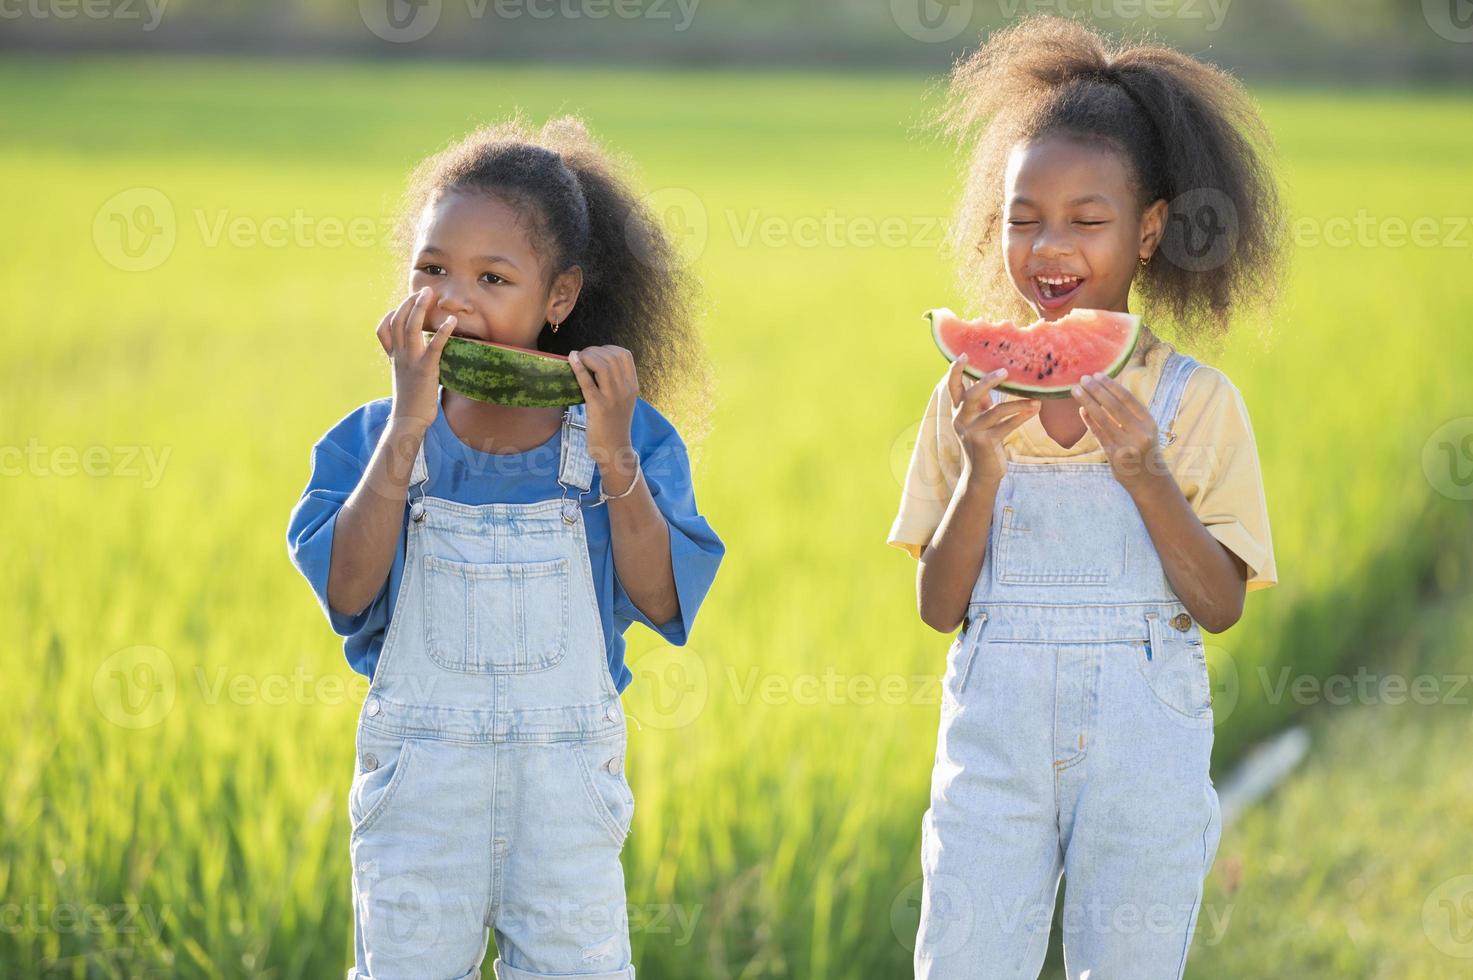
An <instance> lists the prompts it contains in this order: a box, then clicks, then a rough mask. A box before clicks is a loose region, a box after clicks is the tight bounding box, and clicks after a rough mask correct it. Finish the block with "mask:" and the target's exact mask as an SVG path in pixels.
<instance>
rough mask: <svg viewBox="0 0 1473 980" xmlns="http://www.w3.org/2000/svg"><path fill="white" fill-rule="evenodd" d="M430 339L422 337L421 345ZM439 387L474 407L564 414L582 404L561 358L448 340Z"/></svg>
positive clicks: (580, 392) (504, 346)
mask: <svg viewBox="0 0 1473 980" xmlns="http://www.w3.org/2000/svg"><path fill="white" fill-rule="evenodd" d="M430 336H431V334H430V332H429V331H426V335H425V339H426V340H429V338H430ZM440 384H442V385H444V386H445V387H446V388H449V389H450V390H451V391H453V392H456V393H457V394H461V395H464V396H465V397H467V398H474V399H475V400H476V401H482V402H490V403H492V404H495V405H509V406H513V407H516V408H565V407H567V406H568V405H575V404H577V403H579V402H581V401H583V389H582V387H581V386H580V385H579V384H578V378H577V376H576V375H575V374H574V373H573V365H572V364H570V363H569V362H568V359H567V358H566V357H564V356H562V355H561V354H550V353H548V352H547V351H538V350H531V349H529V348H526V347H515V346H512V345H511V344H498V343H494V342H492V341H489V340H475V339H473V338H470V337H455V336H452V337H450V338H449V339H447V340H446V341H445V348H444V350H442V351H440Z"/></svg>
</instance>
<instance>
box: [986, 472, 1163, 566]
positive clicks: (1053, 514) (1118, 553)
mask: <svg viewBox="0 0 1473 980" xmlns="http://www.w3.org/2000/svg"><path fill="white" fill-rule="evenodd" d="M1025 492H1026V491H1025ZM1118 496H1119V495H1118V494H1116V493H1114V492H1113V491H1112V490H1111V488H1110V487H1107V486H1104V485H1103V484H1101V485H1100V486H1099V487H1098V488H1096V487H1095V486H1094V485H1093V484H1091V485H1088V487H1087V488H1085V489H1082V491H1081V492H1080V493H1078V494H1071V495H1069V496H1067V497H1062V496H1058V495H1053V494H1048V495H1042V496H1040V497H1038V498H1030V497H1027V496H1023V495H1020V496H1018V497H1015V498H1014V501H1015V502H1014V503H1009V504H1004V505H1003V507H1002V510H1001V513H1000V514H999V515H997V524H998V528H997V542H996V543H997V556H996V558H997V561H996V567H997V578H998V581H1000V582H1005V583H1008V584H1011V585H1109V584H1110V583H1112V582H1115V581H1117V580H1118V579H1119V578H1120V577H1121V576H1122V575H1123V574H1124V573H1125V562H1126V549H1127V547H1128V544H1129V539H1130V536H1129V534H1127V533H1126V528H1127V525H1126V522H1125V521H1123V520H1122V512H1121V510H1120V507H1121V503H1120V500H1119V499H1118ZM1126 505H1128V506H1131V507H1133V506H1134V505H1133V504H1132V503H1131V502H1130V500H1129V498H1128V497H1127V498H1126ZM1124 516H1127V517H1129V516H1132V515H1131V514H1125V515H1124Z"/></svg>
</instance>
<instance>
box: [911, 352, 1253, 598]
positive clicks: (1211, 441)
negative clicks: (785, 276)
mask: <svg viewBox="0 0 1473 980" xmlns="http://www.w3.org/2000/svg"><path fill="white" fill-rule="evenodd" d="M1171 351H1172V346H1171V344H1169V343H1167V342H1166V341H1164V340H1161V339H1159V338H1157V337H1155V336H1153V335H1150V334H1146V333H1143V335H1142V338H1141V343H1140V346H1138V347H1137V348H1136V351H1135V353H1134V354H1133V355H1132V356H1131V359H1130V362H1129V363H1127V364H1126V366H1125V367H1124V368H1123V369H1122V370H1121V372H1120V374H1119V375H1117V376H1116V380H1117V381H1119V382H1120V383H1121V384H1123V385H1124V386H1125V387H1126V388H1127V389H1128V390H1129V391H1130V393H1131V394H1132V395H1134V396H1135V397H1136V398H1137V399H1138V400H1139V401H1140V403H1141V404H1142V405H1144V406H1147V407H1149V406H1150V404H1151V396H1152V395H1153V394H1154V393H1155V390H1156V381H1157V379H1159V378H1160V376H1161V369H1162V367H1163V366H1164V365H1165V363H1166V358H1167V356H1168V355H1169V354H1170V353H1171ZM1017 397H1018V396H1016V395H1012V394H1009V393H1004V394H1003V398H1004V399H1005V400H1009V401H1011V400H1013V399H1015V398H1017ZM1169 431H1171V432H1174V433H1175V438H1174V439H1173V440H1172V441H1171V443H1170V444H1169V445H1167V446H1166V447H1165V448H1164V449H1163V450H1162V456H1163V457H1164V458H1165V460H1166V466H1167V468H1168V469H1169V470H1170V471H1171V474H1172V476H1173V477H1175V478H1176V482H1177V485H1178V486H1179V487H1181V491H1182V494H1183V495H1184V496H1185V497H1186V498H1187V502H1188V503H1189V504H1191V507H1192V511H1193V513H1195V514H1196V515H1197V519H1198V520H1200V521H1201V522H1202V524H1203V525H1204V526H1205V527H1206V528H1207V531H1208V532H1209V533H1210V534H1211V535H1212V536H1213V537H1215V538H1217V540H1218V541H1220V542H1222V543H1223V544H1224V545H1226V546H1227V547H1228V549H1230V550H1231V551H1232V552H1233V553H1234V554H1236V555H1237V556H1238V557H1239V558H1241V559H1243V561H1244V563H1245V564H1246V565H1247V566H1248V586H1247V588H1248V591H1250V592H1252V591H1254V590H1257V589H1266V588H1268V587H1269V586H1272V585H1275V584H1277V583H1278V572H1277V571H1276V569H1275V568H1274V556H1273V541H1272V538H1271V536H1270V533H1269V526H1268V505H1267V503H1266V502H1265V499H1264V493H1263V478H1262V475H1261V473H1260V471H1259V466H1258V447H1257V445H1256V444H1255V442H1254V440H1253V428H1252V426H1251V424H1250V423H1249V421H1248V409H1247V406H1245V405H1244V404H1243V396H1242V395H1241V394H1239V393H1238V389H1237V388H1236V387H1235V386H1234V385H1233V383H1232V382H1231V381H1229V380H1228V378H1227V375H1225V374H1223V373H1222V372H1221V371H1219V370H1218V369H1217V368H1214V367H1209V366H1208V365H1206V364H1199V365H1198V367H1197V369H1196V370H1195V371H1193V372H1192V375H1191V377H1190V378H1189V379H1188V381H1187V386H1186V388H1185V390H1184V391H1183V392H1182V397H1181V402H1180V405H1179V406H1178V408H1177V414H1176V419H1175V422H1174V424H1172V425H1171V426H1169ZM1005 445H1006V446H1007V449H1008V452H1009V456H1010V458H1013V459H1027V460H1030V461H1037V460H1052V459H1059V460H1062V459H1067V460H1068V461H1070V462H1072V463H1103V462H1107V460H1106V457H1105V452H1104V450H1103V449H1101V448H1100V444H1099V440H1097V439H1096V438H1095V437H1094V435H1093V434H1092V433H1090V432H1089V431H1087V430H1086V432H1085V433H1084V435H1083V436H1081V437H1080V438H1079V441H1078V442H1076V443H1075V444H1074V445H1072V446H1070V447H1069V448H1067V449H1066V448H1064V447H1063V446H1060V445H1059V444H1058V443H1056V442H1054V441H1053V439H1051V438H1049V435H1048V433H1047V432H1046V431H1044V428H1043V423H1042V422H1041V421H1040V420H1039V418H1038V416H1037V415H1035V416H1034V417H1033V418H1031V419H1029V420H1028V421H1027V422H1024V423H1023V424H1022V425H1020V426H1019V427H1018V428H1016V429H1014V430H1013V432H1012V433H1010V434H1009V435H1008V438H1007V442H1006V443H1005ZM961 452H962V450H961V442H960V440H958V439H957V436H956V432H955V431H954V430H953V429H952V427H951V396H950V394H949V393H948V392H947V390H946V376H945V375H942V377H941V380H940V382H939V383H937V385H936V387H935V388H934V389H933V390H932V391H931V400H930V401H929V402H928V403H927V405H926V413H925V415H924V416H923V417H922V419H921V426H920V431H919V432H917V434H916V444H915V449H914V451H913V452H912V453H911V457H910V468H909V470H908V471H907V472H906V476H905V491H904V493H902V495H901V498H900V511H899V513H898V514H897V515H896V517H895V523H894V524H893V525H891V527H890V536H889V539H888V542H887V543H889V544H891V545H894V546H895V547H897V548H903V549H905V550H906V551H908V552H909V553H910V554H911V556H912V557H914V558H919V557H920V556H921V553H922V552H923V551H924V550H925V548H926V546H927V545H928V544H930V543H931V536H932V535H933V534H935V533H936V528H937V527H939V526H940V524H941V518H942V517H944V516H945V514H946V508H947V505H948V504H949V503H950V502H951V495H952V491H953V489H954V488H955V487H956V484H957V481H958V480H959V479H960V477H961V469H962V456H961Z"/></svg>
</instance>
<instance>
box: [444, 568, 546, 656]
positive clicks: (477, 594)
mask: <svg viewBox="0 0 1473 980" xmlns="http://www.w3.org/2000/svg"><path fill="white" fill-rule="evenodd" d="M424 571H425V587H424V589H423V594H424V613H425V650H426V653H427V654H428V655H429V658H430V659H431V660H433V661H434V662H435V663H436V664H439V665H440V666H441V667H444V668H445V669H446V670H455V671H461V672H464V673H470V674H516V673H528V672H531V671H538V670H547V669H548V668H550V667H554V666H556V665H557V664H558V663H560V662H561V661H562V659H563V656H564V655H565V654H566V653H567V648H568V618H569V617H568V579H569V563H568V559H566V558H554V559H551V560H549V561H528V562H464V561H455V560H453V559H450V558H441V557H439V556H436V555H425V557H424Z"/></svg>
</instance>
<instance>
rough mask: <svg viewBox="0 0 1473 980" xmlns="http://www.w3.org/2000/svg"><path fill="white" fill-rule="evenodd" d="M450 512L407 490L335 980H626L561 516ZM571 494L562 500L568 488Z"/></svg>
mask: <svg viewBox="0 0 1473 980" xmlns="http://www.w3.org/2000/svg"><path fill="white" fill-rule="evenodd" d="M584 413H585V406H583V405H575V406H573V407H572V408H570V409H569V410H568V411H567V412H565V413H564V417H563V426H562V453H561V458H560V461H559V474H558V482H559V483H560V484H562V485H563V496H562V499H558V498H552V499H548V500H542V501H538V502H535V503H530V504H506V503H492V504H480V505H475V506H472V505H468V504H461V503H456V502H454V501H451V500H444V499H439V498H436V497H430V496H426V495H425V494H424V487H425V484H426V482H427V480H428V478H429V471H428V469H427V468H426V465H425V454H424V446H423V444H422V443H421V445H420V450H419V455H418V457H417V458H416V459H415V462H414V470H413V472H412V474H411V476H410V488H409V517H410V520H409V522H408V542H407V553H406V558H405V569H404V575H403V579H402V584H401V587H400V591H399V595H398V598H397V600H396V603H395V606H394V616H393V619H392V621H391V622H390V624H389V630H388V635H387V637H386V638H385V642H384V647H383V651H382V652H381V654H380V656H379V660H378V665H377V667H376V669H375V671H374V675H373V679H372V682H371V683H370V685H369V690H368V694H367V696H366V697H365V698H364V701H363V707H362V711H361V713H360V715H359V720H358V735H357V761H358V766H357V771H356V773H355V775H354V778H353V785H352V789H351V791H350V793H349V797H348V813H349V817H350V820H351V823H352V834H351V837H350V839H349V850H350V852H351V854H352V857H353V909H354V926H355V928H354V934H355V935H354V942H355V947H356V956H357V962H356V964H355V965H354V968H353V969H351V970H350V971H349V972H348V977H349V978H350V980H354V978H357V980H369V978H373V980H404V978H415V980H450V978H457V980H464V978H470V977H479V976H480V964H481V961H482V959H483V958H484V957H485V953H486V942H487V929H488V928H490V929H493V930H495V934H496V945H497V949H498V952H499V954H500V956H499V958H498V959H497V960H496V962H495V970H496V975H497V977H499V978H502V980H536V978H541V977H546V976H557V977H565V976H570V975H572V976H578V977H593V978H605V980H611V978H632V977H633V976H634V968H633V966H632V965H631V964H630V947H629V928H628V918H627V907H626V904H625V894H624V871H623V868H622V867H621V866H620V863H619V853H620V851H621V849H622V848H623V844H624V839H625V836H626V835H627V834H628V832H629V824H630V820H631V818H632V817H633V814H634V798H633V796H632V795H631V793H630V790H629V783H628V781H627V780H626V779H625V777H624V771H623V760H624V749H625V739H626V733H625V726H624V714H623V711H622V708H621V706H620V703H619V695H618V692H617V691H616V690H615V688H614V682H613V678H611V677H610V676H609V666H608V660H607V658H606V652H605V650H604V642H603V631H602V628H601V626H600V621H599V611H598V606H597V604H596V601H595V595H594V588H593V571H592V568H591V566H590V564H589V559H588V546H587V544H586V543H585V538H584V527H583V515H582V511H581V509H580V506H579V505H580V502H581V501H582V497H583V494H584V493H585V492H586V491H588V489H589V487H590V485H591V483H592V479H593V474H594V462H593V459H592V457H590V456H589V455H588V451H587V439H586V430H585V423H584ZM573 488H576V489H577V496H576V497H570V496H569V495H568V492H569V490H570V489H573Z"/></svg>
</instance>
